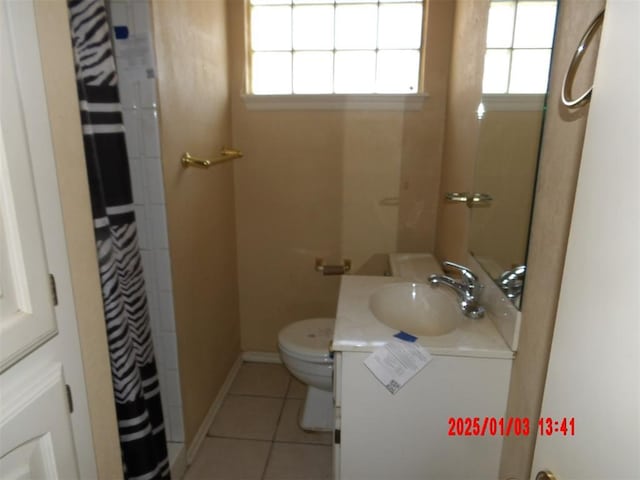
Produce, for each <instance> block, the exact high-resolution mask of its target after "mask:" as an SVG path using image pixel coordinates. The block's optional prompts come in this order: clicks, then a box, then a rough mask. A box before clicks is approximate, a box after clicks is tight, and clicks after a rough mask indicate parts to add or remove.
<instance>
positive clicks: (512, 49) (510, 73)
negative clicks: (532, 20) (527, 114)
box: [483, 0, 557, 94]
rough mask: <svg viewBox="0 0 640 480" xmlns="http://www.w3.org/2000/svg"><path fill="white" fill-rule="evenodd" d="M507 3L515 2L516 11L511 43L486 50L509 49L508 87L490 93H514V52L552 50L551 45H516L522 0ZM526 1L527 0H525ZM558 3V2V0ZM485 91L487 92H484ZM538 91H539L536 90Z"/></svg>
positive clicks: (499, 0) (496, 2)
mask: <svg viewBox="0 0 640 480" xmlns="http://www.w3.org/2000/svg"><path fill="white" fill-rule="evenodd" d="M504 1H505V3H510V2H513V3H514V12H513V17H512V19H511V41H510V43H509V45H508V46H504V47H487V48H486V51H487V52H490V51H507V52H508V55H509V61H508V69H507V72H508V73H507V76H506V87H505V89H504V91H503V92H493V91H492V92H490V93H506V94H509V93H514V92H512V88H511V87H512V79H513V73H514V71H513V54H514V52H517V51H544V52H549V53H550V52H551V46H550V47H515V46H514V45H515V38H516V33H517V31H516V26H517V20H518V9H519V8H520V6H521V4H522V0H504ZM525 1H526V0H525ZM499 3H501V0H491V4H492V5H493V4H499ZM556 3H557V2H556ZM483 93H487V92H484V91H483ZM518 93H522V92H518ZM536 93H538V92H536Z"/></svg>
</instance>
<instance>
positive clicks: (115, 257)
mask: <svg viewBox="0 0 640 480" xmlns="http://www.w3.org/2000/svg"><path fill="white" fill-rule="evenodd" d="M68 7H69V19H70V25H71V37H72V43H73V51H74V56H75V64H76V80H77V87H78V96H79V100H80V116H81V121H82V130H83V140H84V150H85V158H86V163H87V172H88V176H89V189H90V191H91V207H92V213H93V223H94V232H95V238H96V248H97V251H98V263H99V269H100V281H101V286H102V296H103V301H104V313H105V318H106V322H107V325H106V327H107V338H108V342H109V353H110V359H111V374H112V378H113V392H114V397H115V404H116V414H117V417H118V430H119V434H120V447H121V451H122V461H123V468H124V473H125V478H128V479H131V480H134V479H136V480H148V479H168V478H170V472H169V461H168V456H167V446H166V441H165V432H164V422H163V418H162V405H161V402H160V385H159V383H158V376H157V371H156V364H155V358H154V353H153V343H152V340H151V330H150V325H149V311H148V308H147V299H146V293H145V285H144V278H143V275H142V259H141V255H140V251H139V248H138V238H137V231H136V223H135V217H134V213H133V199H132V193H131V181H130V177H129V164H128V159H127V151H126V146H125V137H124V127H123V122H122V110H121V106H120V98H119V94H118V84H117V81H118V77H117V72H116V66H115V60H114V57H113V49H112V46H111V37H110V28H109V24H108V21H107V12H106V9H105V5H104V1H103V0H69V1H68Z"/></svg>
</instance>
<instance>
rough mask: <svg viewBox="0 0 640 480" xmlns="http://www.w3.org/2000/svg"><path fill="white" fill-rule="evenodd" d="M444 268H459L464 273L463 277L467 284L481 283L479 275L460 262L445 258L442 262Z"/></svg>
mask: <svg viewBox="0 0 640 480" xmlns="http://www.w3.org/2000/svg"><path fill="white" fill-rule="evenodd" d="M442 268H443V269H444V270H445V271H446V270H457V271H458V272H460V274H461V275H462V279H463V280H464V282H465V283H466V284H467V285H476V284H478V283H479V279H478V276H477V275H476V274H475V273H473V272H472V271H471V270H470V269H469V268H467V267H465V266H464V265H460V264H458V263H454V262H450V261H448V260H445V261H444V262H442Z"/></svg>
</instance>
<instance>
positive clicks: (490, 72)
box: [482, 50, 510, 93]
mask: <svg viewBox="0 0 640 480" xmlns="http://www.w3.org/2000/svg"><path fill="white" fill-rule="evenodd" d="M509 59H510V50H487V52H486V53H485V55H484V77H483V79H482V92H483V93H507V86H508V83H509Z"/></svg>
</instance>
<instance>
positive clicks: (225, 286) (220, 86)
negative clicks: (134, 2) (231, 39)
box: [152, 0, 240, 446]
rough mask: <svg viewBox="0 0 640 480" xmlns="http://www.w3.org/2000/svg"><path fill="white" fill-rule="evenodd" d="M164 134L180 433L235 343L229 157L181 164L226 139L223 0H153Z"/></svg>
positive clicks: (201, 413)
mask: <svg viewBox="0 0 640 480" xmlns="http://www.w3.org/2000/svg"><path fill="white" fill-rule="evenodd" d="M152 13H153V25H154V40H155V48H156V55H157V64H158V95H159V108H160V113H159V116H160V137H161V148H162V162H163V172H164V185H165V194H166V204H167V221H168V233H169V246H170V255H171V267H172V279H173V291H174V303H175V315H176V332H177V338H178V360H179V365H180V381H181V387H182V388H181V390H182V400H183V408H184V424H185V441H186V443H187V446H190V444H191V442H192V441H193V439H194V436H195V434H196V432H197V431H198V429H199V428H200V426H201V424H202V422H203V420H204V418H205V416H206V414H207V412H208V410H209V408H210V407H211V405H212V403H213V401H214V399H215V397H216V395H217V394H218V391H219V390H220V387H221V386H222V383H223V382H224V379H225V378H226V376H227V374H228V372H229V370H230V368H231V366H232V364H233V362H234V361H235V360H236V358H237V357H238V354H239V351H240V329H239V321H238V296H237V277H236V238H235V223H234V221H235V220H234V216H235V213H234V201H233V197H234V193H233V189H234V183H233V164H231V163H224V164H219V165H216V166H214V167H212V168H210V169H198V168H195V167H190V168H186V169H185V168H183V167H182V166H181V165H180V162H179V161H180V157H181V155H182V153H183V152H185V151H189V152H190V153H192V154H193V155H198V156H204V157H210V156H215V155H217V153H218V152H219V151H220V149H221V147H222V146H223V145H228V142H229V140H230V124H229V123H230V122H229V120H230V117H229V99H228V91H229V88H228V80H227V78H228V68H227V34H226V8H225V3H224V1H223V0H215V1H211V0H203V1H189V2H184V1H177V0H176V1H160V0H158V1H153V2H152Z"/></svg>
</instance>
